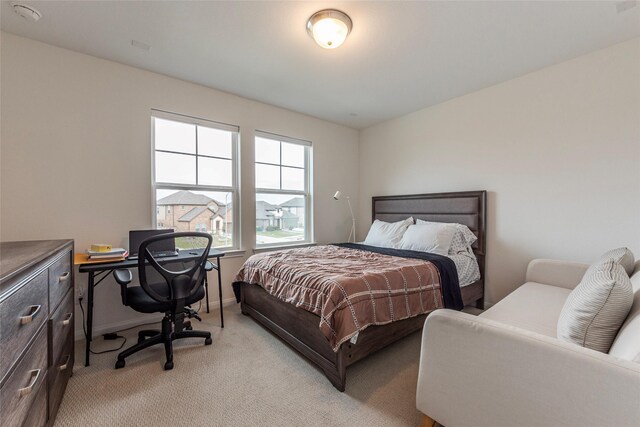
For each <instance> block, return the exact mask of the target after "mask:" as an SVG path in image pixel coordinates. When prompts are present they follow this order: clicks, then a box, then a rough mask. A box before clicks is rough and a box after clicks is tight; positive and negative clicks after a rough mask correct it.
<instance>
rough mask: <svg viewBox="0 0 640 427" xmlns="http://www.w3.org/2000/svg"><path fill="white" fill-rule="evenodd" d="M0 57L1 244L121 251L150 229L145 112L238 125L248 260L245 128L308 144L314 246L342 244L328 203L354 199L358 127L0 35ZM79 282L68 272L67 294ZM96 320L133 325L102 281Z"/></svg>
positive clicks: (251, 226)
mask: <svg viewBox="0 0 640 427" xmlns="http://www.w3.org/2000/svg"><path fill="white" fill-rule="evenodd" d="M0 49H1V82H0V84H1V91H2V92H1V103H2V109H1V121H2V131H1V143H2V145H1V147H0V150H1V173H0V181H1V187H0V189H1V192H2V194H1V217H0V218H1V223H0V238H1V240H3V241H7V240H29V239H57V238H73V239H75V243H76V245H75V247H76V250H77V251H82V250H84V249H86V248H87V247H88V245H89V244H90V243H92V242H110V243H112V244H114V245H125V244H126V239H127V235H128V230H130V229H137V228H146V227H151V225H152V224H151V218H152V211H151V209H152V191H151V145H150V113H151V109H152V108H156V109H160V110H165V111H171V112H176V113H181V114H186V115H191V116H195V117H200V118H204V119H209V120H215V121H220V122H224V123H230V124H234V125H238V126H240V146H241V162H242V168H241V170H242V175H241V186H242V187H241V188H242V198H241V207H242V212H241V223H242V225H243V230H242V231H243V234H242V247H243V248H244V249H246V250H247V254H251V253H252V252H251V249H252V248H253V246H254V245H253V242H254V241H255V222H254V217H255V212H254V211H253V206H254V193H253V191H254V184H253V183H254V177H253V163H252V162H253V134H254V130H255V129H259V130H263V131H268V132H273V133H277V134H282V135H287V136H291V137H295V138H300V139H305V140H309V141H312V142H313V169H314V175H313V197H314V212H313V216H314V234H315V239H316V241H318V242H331V241H336V240H345V239H346V237H347V236H348V234H349V227H350V224H349V222H350V221H349V219H348V212H347V208H346V206H341V205H338V204H336V203H334V202H333V199H332V196H333V193H334V192H335V190H336V189H341V190H343V192H345V193H349V194H357V192H358V172H357V163H358V133H357V131H355V130H352V129H349V128H346V127H344V126H339V125H335V124H332V123H329V122H326V121H322V120H318V119H314V118H312V117H309V116H305V115H303V114H299V113H295V112H291V111H287V110H284V109H281V108H277V107H273V106H269V105H266V104H262V103H259V102H255V101H251V100H248V99H245V98H241V97H238V96H235V95H231V94H227V93H223V92H220V91H217V90H213V89H209V88H205V87H203V86H198V85H195V84H192V83H188V82H185V81H181V80H177V79H173V78H169V77H166V76H162V75H159V74H155V73H151V72H148V71H144V70H140V69H137V68H132V67H129V66H125V65H121V64H118V63H115V62H110V61H106V60H102V59H98V58H95V57H91V56H87V55H83V54H78V53H75V52H72V51H69V50H65V49H60V48H56V47H52V46H49V45H46V44H42V43H38V42H34V41H31V40H28V39H25V38H21V37H17V36H14V35H11V34H7V33H2V36H1V46H0ZM247 66H248V67H250V66H251V63H250V61H248V62H247ZM212 72H215V70H212ZM98 174H100V175H105V177H96V175H98ZM94 177H95V178H94ZM243 260H244V258H242V257H239V258H228V259H225V261H224V263H223V271H224V280H223V281H224V297H223V299H227V300H228V299H230V298H232V293H231V289H230V282H231V279H232V276H233V275H234V274H235V272H236V271H237V270H238V268H239V267H240V266H241V264H242V262H243ZM85 280H86V276H85V275H78V276H77V281H76V286H80V285H81V286H83V287H86V284H85V283H86V282H85ZM211 282H212V283H215V280H212V281H211ZM216 295H217V293H215V294H214V296H212V299H216V298H217V296H216ZM95 313H96V317H95V322H96V329H97V332H98V333H99V332H101V331H103V330H104V329H108V328H113V327H117V326H118V325H128V324H129V323H130V321H131V320H132V319H136V318H140V315H138V314H137V313H134V312H133V311H132V310H131V309H129V308H126V307H122V306H121V304H120V297H119V291H118V289H117V285H116V284H115V283H114V282H113V281H112V280H111V279H109V281H105V282H104V283H103V284H101V285H100V286H99V287H98V288H97V291H96V310H95ZM77 330H78V331H80V330H81V329H80V328H79V324H78V329H77Z"/></svg>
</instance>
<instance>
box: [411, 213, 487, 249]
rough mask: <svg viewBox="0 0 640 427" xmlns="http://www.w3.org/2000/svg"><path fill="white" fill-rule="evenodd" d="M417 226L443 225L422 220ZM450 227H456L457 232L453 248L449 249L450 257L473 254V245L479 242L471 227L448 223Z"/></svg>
mask: <svg viewBox="0 0 640 427" xmlns="http://www.w3.org/2000/svg"><path fill="white" fill-rule="evenodd" d="M416 223H417V224H443V223H440V222H430V221H424V220H422V219H418V220H417V221H416ZM448 224H449V225H452V226H455V227H456V232H455V233H454V234H453V239H451V246H450V247H449V253H448V255H456V254H459V253H473V250H472V249H471V245H473V243H474V242H475V241H476V240H478V238H477V237H476V235H475V234H473V231H471V230H469V227H467V226H466V225H462V224H458V223H448Z"/></svg>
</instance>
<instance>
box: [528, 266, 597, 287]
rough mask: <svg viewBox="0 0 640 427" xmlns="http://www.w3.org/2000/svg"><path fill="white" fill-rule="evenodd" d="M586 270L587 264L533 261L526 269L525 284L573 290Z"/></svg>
mask: <svg viewBox="0 0 640 427" xmlns="http://www.w3.org/2000/svg"><path fill="white" fill-rule="evenodd" d="M588 268H589V264H583V263H581V262H571V261H557V260H553V259H534V260H533V261H531V262H530V263H529V266H528V267H527V282H537V283H542V284H544V285H551V286H558V287H561V288H566V289H573V288H575V287H576V286H577V285H578V283H580V280H582V276H584V273H585V272H586V271H587V269H588Z"/></svg>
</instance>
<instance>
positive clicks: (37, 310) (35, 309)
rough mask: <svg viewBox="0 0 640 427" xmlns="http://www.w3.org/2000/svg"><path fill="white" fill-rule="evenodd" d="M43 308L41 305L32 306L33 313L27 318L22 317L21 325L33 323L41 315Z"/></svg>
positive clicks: (30, 307) (30, 308)
mask: <svg viewBox="0 0 640 427" xmlns="http://www.w3.org/2000/svg"><path fill="white" fill-rule="evenodd" d="M41 308H42V306H41V305H30V306H29V310H31V313H30V314H27V315H26V316H20V324H21V325H26V324H27V323H31V321H32V320H33V319H35V318H36V316H37V315H38V313H40V309H41Z"/></svg>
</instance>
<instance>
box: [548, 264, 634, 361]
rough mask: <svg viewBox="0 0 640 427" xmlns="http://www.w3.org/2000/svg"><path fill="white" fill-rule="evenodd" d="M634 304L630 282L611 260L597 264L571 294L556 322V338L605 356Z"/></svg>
mask: <svg viewBox="0 0 640 427" xmlns="http://www.w3.org/2000/svg"><path fill="white" fill-rule="evenodd" d="M632 304H633V290H632V286H631V280H629V276H628V275H627V273H626V272H625V271H624V268H622V266H621V265H620V264H619V263H617V262H615V260H614V259H608V260H606V261H604V262H598V263H596V264H594V265H592V266H591V267H589V270H587V272H586V273H585V275H584V277H583V278H582V281H581V282H580V283H579V284H578V286H576V288H575V289H574V290H573V291H571V293H570V294H569V297H568V298H567V301H565V303H564V306H563V307H562V311H561V312H560V318H559V319H558V330H557V333H558V338H559V339H561V340H563V341H568V342H572V343H575V344H578V345H580V346H582V347H587V348H590V349H592V350H597V351H601V352H603V353H607V352H608V351H609V348H611V344H612V343H613V340H614V339H615V338H616V335H617V334H618V330H619V329H620V327H621V326H622V323H623V322H624V320H625V319H626V317H627V315H628V314H629V310H630V309H631V305H632Z"/></svg>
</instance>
